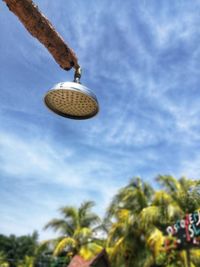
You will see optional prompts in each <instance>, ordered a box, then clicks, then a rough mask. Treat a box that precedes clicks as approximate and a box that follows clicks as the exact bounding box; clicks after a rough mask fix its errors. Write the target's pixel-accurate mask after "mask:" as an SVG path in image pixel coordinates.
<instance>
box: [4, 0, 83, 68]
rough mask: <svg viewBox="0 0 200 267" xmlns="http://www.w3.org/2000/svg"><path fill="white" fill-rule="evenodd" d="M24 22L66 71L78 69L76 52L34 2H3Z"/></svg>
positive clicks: (7, 0)
mask: <svg viewBox="0 0 200 267" xmlns="http://www.w3.org/2000/svg"><path fill="white" fill-rule="evenodd" d="M3 1H4V2H5V3H6V4H7V6H8V8H9V9H10V11H12V12H13V13H14V14H15V15H16V16H17V17H18V18H19V20H20V21H21V22H22V24H23V25H24V26H25V28H26V29H27V30H28V31H29V32H30V34H31V35H33V36H34V37H35V38H37V39H38V40H39V41H40V42H41V43H42V44H43V45H44V46H45V47H46V48H47V49H48V51H49V52H50V54H51V55H52V56H53V57H54V59H55V61H56V62H57V63H58V64H59V65H60V67H61V68H63V69H65V70H70V69H71V68H72V67H74V68H75V69H77V68H78V67H79V65H78V59H77V57H76V55H75V53H74V51H73V50H72V49H71V48H69V46H68V45H67V44H66V43H65V42H64V40H63V39H62V37H61V36H60V35H59V34H58V33H57V32H56V30H55V28H54V27H53V25H52V24H51V23H50V21H49V20H48V19H47V18H46V17H45V16H44V15H43V14H42V13H41V12H40V11H39V9H38V7H37V6H36V5H35V4H34V3H33V1H32V0H3Z"/></svg>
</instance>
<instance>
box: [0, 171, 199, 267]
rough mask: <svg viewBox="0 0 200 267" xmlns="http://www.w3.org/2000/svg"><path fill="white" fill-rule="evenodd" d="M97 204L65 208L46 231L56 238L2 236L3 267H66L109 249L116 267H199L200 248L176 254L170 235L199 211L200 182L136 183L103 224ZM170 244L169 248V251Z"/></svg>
mask: <svg viewBox="0 0 200 267" xmlns="http://www.w3.org/2000/svg"><path fill="white" fill-rule="evenodd" d="M93 208H94V202H92V201H86V202H83V203H82V204H81V205H80V206H79V207H74V206H69V205H67V206H64V207H61V208H60V209H59V212H60V218H54V219H52V220H51V221H49V222H48V223H47V224H46V225H45V227H44V228H45V229H48V228H51V229H53V230H55V231H56V232H57V234H58V235H57V237H56V238H52V239H50V240H46V241H42V242H39V241H38V235H37V233H36V232H34V233H33V234H32V235H30V236H23V237H16V236H14V235H11V236H9V237H6V236H3V235H0V266H1V267H37V266H40V267H42V266H45V267H46V266H52V267H53V266H54V267H56V266H67V264H68V263H69V262H70V260H71V258H72V257H73V256H75V255H81V256H82V257H83V258H85V259H90V258H92V257H94V256H95V255H97V254H98V253H99V252H100V251H101V250H102V249H103V248H105V249H106V251H107V253H108V255H109V259H110V262H111V266H112V267H133V266H134V267H159V266H160V267H161V266H162V267H179V266H181V267H188V266H189V267H199V266H200V246H199V247H198V246H197V247H196V248H195V249H194V248H193V247H190V249H186V247H183V248H182V249H177V246H176V245H175V243H176V242H177V240H175V238H174V237H173V236H167V234H166V229H167V227H168V226H170V225H173V224H174V223H175V222H176V221H177V220H181V219H183V218H184V217H185V215H186V214H190V213H193V212H195V211H197V210H199V209H200V181H199V180H192V179H188V178H185V177H182V178H180V179H175V178H174V177H172V176H161V175H160V176H158V177H157V178H156V180H155V183H154V184H153V185H152V184H151V185H150V184H149V183H148V182H146V181H145V180H142V179H141V178H138V177H136V178H133V179H131V181H130V182H129V183H128V184H127V185H126V186H125V187H123V188H121V189H120V190H119V191H118V192H117V193H116V194H115V195H114V196H113V199H112V201H111V203H110V205H109V206H108V208H107V210H106V212H105V216H104V218H102V219H100V217H99V216H98V215H97V214H96V213H95V212H94V211H93V210H92V209H93ZM166 244H167V245H166Z"/></svg>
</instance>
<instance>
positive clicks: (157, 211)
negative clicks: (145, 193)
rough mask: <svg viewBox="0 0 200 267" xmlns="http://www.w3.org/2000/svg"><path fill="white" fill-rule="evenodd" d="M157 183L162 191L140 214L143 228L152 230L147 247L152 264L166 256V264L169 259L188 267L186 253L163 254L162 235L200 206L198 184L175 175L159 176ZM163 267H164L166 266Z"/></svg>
mask: <svg viewBox="0 0 200 267" xmlns="http://www.w3.org/2000/svg"><path fill="white" fill-rule="evenodd" d="M157 181H158V182H159V183H160V184H161V186H162V188H163V189H162V190H160V191H157V192H156V193H155V195H154V197H153V200H152V203H151V205H149V206H148V207H146V208H144V209H143V211H142V213H141V222H143V226H144V228H146V229H147V228H148V229H149V236H148V238H147V244H148V246H149V248H150V250H151V251H152V256H153V262H156V259H158V258H159V259H161V256H163V259H162V260H163V261H165V262H166V264H168V263H167V262H168V261H169V260H170V261H174V262H176V264H178V265H174V266H186V264H187V260H186V252H185V251H182V252H181V253H177V252H175V251H174V250H171V252H170V253H168V254H166V253H165V251H163V247H162V243H163V240H164V236H163V234H164V233H165V231H166V228H167V226H169V225H172V224H174V223H175V222H176V221H177V220H178V219H182V218H184V216H185V214H186V213H192V212H194V211H195V210H197V209H198V208H199V207H200V191H199V181H195V180H190V179H186V178H184V177H183V178H181V179H179V180H176V179H175V178H174V177H172V176H158V178H157ZM150 226H151V227H150ZM161 240H162V241H161ZM197 254H198V253H194V252H191V259H192V262H193V259H196V258H197V257H196V256H195V255H197ZM198 255H199V254H198ZM164 258H166V259H164ZM177 262H179V263H177ZM194 262H195V261H194ZM150 266H151V265H150ZM162 266H164V263H163V264H162ZM166 266H167V265H166ZM193 266H195V265H193ZM197 266H198V265H197Z"/></svg>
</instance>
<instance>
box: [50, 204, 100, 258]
mask: <svg viewBox="0 0 200 267" xmlns="http://www.w3.org/2000/svg"><path fill="white" fill-rule="evenodd" d="M93 206H94V202H92V201H86V202H84V203H82V204H81V206H80V207H79V208H75V207H72V206H65V207H62V208H60V213H61V215H62V218H61V219H53V220H51V221H50V222H48V223H47V224H46V226H45V229H47V228H52V229H53V230H55V231H57V232H59V233H60V234H61V235H60V236H59V237H58V238H56V239H53V240H49V241H47V242H48V243H51V244H53V245H54V255H55V256H57V255H59V254H61V253H63V252H64V253H65V254H66V255H68V256H70V257H72V256H74V255H76V254H80V255H82V256H84V257H85V258H90V257H92V256H93V255H95V254H96V253H98V252H100V250H101V249H102V247H101V246H100V245H99V239H98V238H97V237H96V232H95V230H96V227H97V226H98V225H99V224H100V219H99V217H98V216H97V215H96V214H95V213H93V212H91V208H92V207H93Z"/></svg>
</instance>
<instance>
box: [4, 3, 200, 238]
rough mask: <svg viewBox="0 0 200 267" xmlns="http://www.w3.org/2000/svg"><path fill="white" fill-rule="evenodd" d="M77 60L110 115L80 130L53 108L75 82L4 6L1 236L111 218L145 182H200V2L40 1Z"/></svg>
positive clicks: (85, 80)
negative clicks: (48, 103)
mask: <svg viewBox="0 0 200 267" xmlns="http://www.w3.org/2000/svg"><path fill="white" fill-rule="evenodd" d="M35 3H36V4H38V6H39V8H40V10H41V11H42V12H43V13H44V14H45V15H46V16H47V17H48V18H49V20H50V21H51V22H52V23H53V25H54V26H55V28H56V29H57V31H58V32H59V33H60V34H61V35H62V36H63V38H64V39H65V41H66V42H67V43H68V44H69V46H70V47H72V48H73V49H74V51H75V52H76V54H77V56H78V58H79V63H80V64H81V66H82V68H83V76H82V80H81V81H82V83H84V85H86V86H87V87H89V88H90V89H91V90H92V91H93V92H94V93H95V94H96V95H97V97H98V100H99V103H100V113H99V114H98V115H97V116H96V117H95V118H93V119H90V120H85V121H74V120H70V119H65V118H62V117H59V116H56V115H54V114H53V113H51V112H49V111H48V110H47V108H46V107H45V106H44V104H43V96H44V94H45V93H46V92H47V91H48V89H50V88H51V87H52V86H53V85H54V84H55V83H57V82H60V81H66V80H69V81H70V80H72V79H73V71H69V72H65V71H63V70H62V69H60V68H59V66H58V65H57V64H56V63H55V61H54V60H53V58H52V57H51V55H50V54H49V53H48V51H47V50H46V49H45V48H44V47H43V46H42V45H41V44H40V43H39V42H38V41H37V40H36V39H34V38H33V37H32V36H30V34H29V33H28V32H27V31H26V30H25V29H24V27H23V26H22V24H21V23H20V22H19V21H18V19H17V18H16V17H15V16H14V15H13V14H12V13H11V12H10V11H9V10H8V8H7V7H6V5H5V3H3V2H2V1H1V2H0V34H1V42H0V84H1V86H0V196H1V201H0V212H1V220H0V233H3V234H10V233H15V234H17V235H22V234H27V233H31V232H32V231H33V230H34V229H36V230H38V231H39V232H40V238H41V239H44V238H49V237H51V236H52V233H51V232H50V231H49V232H48V231H45V232H44V231H42V228H43V226H44V225H45V223H46V222H48V220H50V219H51V218H53V217H57V216H59V214H58V211H57V209H58V208H59V207H60V206H64V205H80V203H81V202H82V201H83V200H94V201H96V203H97V205H96V211H97V212H98V213H99V214H101V215H103V213H104V211H105V209H106V206H107V205H108V203H109V200H110V199H111V197H112V196H113V194H114V193H115V192H116V191H117V189H118V188H120V187H121V186H123V185H125V184H126V183H127V182H128V181H129V179H130V178H131V177H133V176H141V177H142V178H144V179H145V180H146V181H149V182H150V183H151V184H153V183H154V178H155V177H156V176H157V175H158V174H171V175H174V176H176V177H180V176H183V175H184V176H188V177H190V178H199V176H200V155H199V149H200V142H199V141H200V125H199V120H200V119H199V118H200V104H199V103H200V93H199V84H200V75H199V74H200V47H199V43H200V27H199V24H200V15H199V9H200V1H192V4H191V1H184V0H183V1H181V0H177V1H162V0H159V1H157V0H154V1H153V0H149V1H145V0H144V1H142V0H140V1H139V0H138V1H131V0H126V1H119V0H116V1H110V2H109V3H108V1H106V0H96V1H91V0H90V1H89V0H84V1H82V0H77V1H74V0H68V1H65V0H58V1H50V0H37V1H35Z"/></svg>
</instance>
